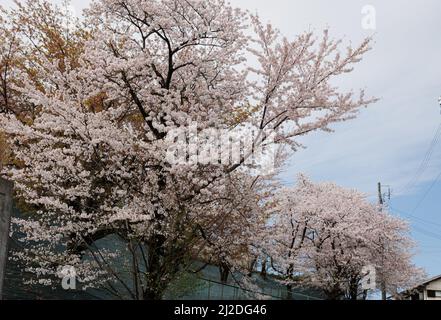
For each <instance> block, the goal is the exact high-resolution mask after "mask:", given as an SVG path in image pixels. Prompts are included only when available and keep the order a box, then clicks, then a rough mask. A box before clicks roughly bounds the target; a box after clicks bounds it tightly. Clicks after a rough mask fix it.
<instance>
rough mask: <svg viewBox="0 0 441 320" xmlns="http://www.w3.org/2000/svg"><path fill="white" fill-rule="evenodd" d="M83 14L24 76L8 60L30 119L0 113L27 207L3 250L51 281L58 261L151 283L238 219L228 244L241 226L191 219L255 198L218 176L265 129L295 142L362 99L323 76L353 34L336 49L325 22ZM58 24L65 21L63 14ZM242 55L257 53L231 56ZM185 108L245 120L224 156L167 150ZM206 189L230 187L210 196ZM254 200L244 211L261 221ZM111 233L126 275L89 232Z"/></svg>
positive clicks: (84, 273) (216, 240)
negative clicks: (317, 29)
mask: <svg viewBox="0 0 441 320" xmlns="http://www.w3.org/2000/svg"><path fill="white" fill-rule="evenodd" d="M36 10H40V9H38V8H37V9H36ZM22 12H23V13H25V14H29V15H30V14H31V13H29V12H27V11H22ZM26 12H27V13H26ZM33 12H34V13H35V11H33ZM85 25H87V26H88V28H87V32H86V33H85V34H86V36H85V39H86V41H84V43H82V44H81V46H80V50H78V51H76V50H74V51H75V52H78V57H77V56H75V59H73V60H71V59H63V60H62V62H63V63H62V64H60V61H61V60H60V59H57V58H56V57H53V56H50V57H48V56H47V55H46V54H45V51H44V50H43V51H40V50H36V51H35V56H36V57H37V58H38V61H39V67H38V78H39V79H40V80H39V81H35V79H34V78H33V76H32V75H33V74H34V73H28V72H20V73H19V75H18V76H19V79H20V81H19V82H17V83H15V84H14V85H13V88H14V92H18V93H19V94H20V96H21V101H26V102H28V103H30V104H31V105H32V106H35V108H37V110H38V112H36V113H35V115H34V117H33V118H32V121H21V120H20V119H19V117H17V116H15V115H14V114H9V115H2V116H1V117H0V125H1V130H2V131H3V132H4V134H5V136H6V138H7V139H8V142H9V145H10V148H11V151H12V154H13V157H14V159H16V161H15V163H10V164H8V165H6V166H5V167H4V168H3V170H2V176H4V177H7V178H8V179H10V180H12V181H13V182H15V187H16V193H17V197H19V198H21V199H23V200H24V201H25V202H26V203H27V204H28V205H29V206H30V210H29V211H31V212H32V214H31V217H30V218H27V219H15V221H14V231H15V232H16V234H24V236H23V237H21V238H20V239H19V240H20V241H21V242H24V243H26V244H28V246H27V248H26V250H24V251H22V252H19V253H17V254H16V255H15V259H20V260H23V261H24V262H26V263H27V265H28V268H27V270H28V271H31V272H34V273H35V274H36V276H37V280H36V281H38V282H41V283H43V284H46V285H54V280H53V276H54V275H57V274H59V269H60V268H61V267H63V266H73V267H74V268H75V270H76V274H77V278H78V281H79V282H80V283H82V284H83V286H84V287H85V288H87V287H100V286H106V288H107V289H108V290H109V291H110V292H111V293H112V294H114V295H115V296H118V297H121V296H122V295H121V291H124V294H126V295H128V297H130V298H133V299H160V298H161V297H162V296H163V294H164V291H165V290H166V289H167V286H168V284H169V283H170V282H171V281H172V280H173V279H174V277H175V276H176V274H178V273H179V272H180V271H181V270H182V269H185V268H187V267H188V265H189V264H190V261H189V260H192V259H194V258H197V257H194V256H191V257H189V256H190V254H189V253H190V252H195V250H193V248H195V244H198V245H200V243H205V246H206V247H207V248H208V247H211V248H219V247H222V244H224V243H225V242H226V241H227V242H228V243H231V238H230V239H228V240H227V239H226V238H227V235H231V234H236V235H240V236H238V238H237V239H235V242H234V246H239V247H240V246H242V245H244V244H246V243H247V242H246V240H244V239H243V237H244V236H246V235H247V232H248V231H246V230H245V231H244V232H241V233H237V232H236V231H238V230H237V229H238V228H236V226H232V227H233V229H236V230H235V232H230V231H228V232H227V231H226V229H224V228H223V224H222V223H212V224H210V223H207V222H208V221H211V219H213V220H214V221H222V220H223V219H224V218H225V216H226V215H229V214H230V212H232V211H234V216H237V215H239V214H241V213H242V212H244V211H246V212H248V213H249V212H251V211H253V210H254V208H255V207H258V201H254V200H251V199H250V198H249V197H250V194H251V193H252V192H250V194H248V195H246V192H244V196H239V195H234V197H233V198H234V199H233V200H231V199H230V198H229V197H230V196H231V192H232V191H231V186H232V184H231V183H230V182H229V181H234V180H236V181H237V180H238V179H239V180H240V179H243V178H242V177H244V175H245V176H246V175H248V176H249V175H251V172H253V174H252V175H254V176H258V177H259V179H263V180H265V179H266V176H265V175H264V174H259V173H257V174H256V172H259V168H258V167H256V166H255V165H254V164H251V163H250V162H249V161H248V160H249V159H250V158H251V157H252V151H253V150H256V149H257V148H259V147H261V146H264V145H267V144H270V143H272V144H274V145H278V146H283V145H290V146H292V147H293V148H294V149H295V148H296V147H297V146H298V145H299V144H298V141H297V139H296V137H299V136H302V135H305V134H307V133H310V132H313V131H316V130H325V131H330V130H331V127H330V126H331V125H332V124H333V123H336V122H339V121H345V120H348V119H352V118H353V117H355V116H356V114H357V112H358V110H359V109H360V108H361V107H363V106H366V105H368V104H370V103H371V102H373V101H374V99H366V98H365V97H364V93H363V92H360V94H359V95H355V94H354V93H352V92H341V91H340V90H339V89H338V88H336V87H335V86H334V85H332V83H331V82H332V80H333V79H334V78H335V77H339V76H342V75H343V74H346V73H349V72H351V71H352V68H353V65H354V64H355V63H357V62H359V61H360V60H361V58H362V56H363V55H364V54H365V53H366V52H367V51H368V50H369V42H370V40H369V39H367V40H365V41H363V42H362V43H361V45H360V46H358V47H356V48H351V47H348V48H346V50H341V46H342V44H341V41H339V40H332V39H331V38H330V37H329V35H328V32H327V31H325V32H324V33H323V36H322V37H317V36H315V35H313V34H312V33H305V34H302V35H300V36H298V37H296V38H295V39H294V40H288V39H287V38H284V37H282V36H281V35H280V34H279V32H278V31H277V30H276V29H274V28H273V27H272V26H271V25H269V24H268V25H264V24H262V22H261V21H260V19H259V18H258V17H257V16H252V15H249V14H248V13H247V12H244V11H242V10H239V9H236V8H232V7H231V6H230V5H228V4H227V3H226V2H225V1H223V0H209V1H198V0H136V1H135V0H99V1H95V2H94V3H93V4H92V5H91V6H90V8H89V9H88V10H87V11H86V13H85ZM250 26H251V29H252V30H254V33H251V34H252V35H250V32H249V30H250V28H249V27H250ZM68 28H73V29H72V32H73V33H74V34H76V33H75V32H74V31H75V30H76V29H75V28H76V26H75V25H74V26H71V25H69V26H68ZM69 34H71V33H69ZM31 39H32V36H31ZM63 43H65V42H63ZM67 43H69V42H67ZM250 55H253V56H255V57H257V61H258V64H257V65H255V66H250V65H248V64H247V62H248V61H249V59H248V57H249V56H250ZM60 66H61V67H60ZM190 123H197V130H196V134H198V133H201V132H204V131H207V130H217V132H229V131H232V130H234V129H237V128H245V127H253V128H255V132H257V134H256V135H253V136H252V139H250V140H248V141H249V143H248V145H245V146H244V148H243V149H242V152H241V153H240V156H239V158H238V160H237V161H235V162H233V161H231V163H228V161H227V163H225V162H223V161H218V162H213V161H211V162H208V163H207V162H206V161H204V160H206V159H204V156H203V154H202V152H201V151H200V150H198V152H196V154H195V155H189V156H187V157H184V159H185V160H189V161H187V162H185V163H182V162H180V163H174V162H173V161H170V160H169V157H168V156H167V155H168V153H169V151H170V149H174V148H176V147H179V148H184V149H186V148H187V149H189V148H190V147H189V146H188V145H187V144H186V143H185V141H186V140H189V139H190V135H191V134H190V133H186V135H184V142H182V140H181V141H180V142H176V141H175V140H174V139H170V138H169V137H170V135H171V134H172V133H173V132H176V130H178V131H179V130H181V131H182V130H183V129H184V128H186V127H188V126H189V124H190ZM184 131H185V130H184ZM270 137H273V138H270ZM177 144H178V146H177ZM214 146H217V144H214ZM196 149H197V148H196ZM194 156H196V157H197V161H191V160H194V159H192V157H194ZM17 163H18V164H17ZM275 165H279V164H275ZM231 179H232V180H231ZM245 180H250V179H249V178H246V179H245ZM245 195H246V196H245ZM219 199H228V201H231V203H230V204H227V205H225V204H223V207H224V209H225V210H219V211H217V210H216V203H218V202H219ZM232 204H234V207H233V206H232ZM228 207H229V208H228ZM257 212H259V211H257ZM231 214H233V213H231ZM256 215H258V214H257V213H256V212H254V213H253V214H252V215H251V216H250V217H253V218H252V219H251V221H253V220H254V221H262V218H256ZM245 220H248V218H247V219H245ZM229 223H231V224H234V223H235V221H234V219H233V218H231V219H230V220H229ZM112 236H116V237H118V239H119V240H120V241H121V242H122V243H123V244H124V245H125V250H126V251H127V252H128V253H129V255H128V257H129V258H128V260H127V261H126V264H127V266H128V271H127V274H128V277H127V276H122V275H121V274H120V273H119V272H118V271H117V270H115V268H114V263H112V261H114V260H115V259H117V258H118V257H119V256H120V253H119V252H118V251H117V250H116V249H115V250H112V248H102V247H100V245H99V243H100V241H102V240H105V239H108V238H109V237H112ZM242 241H243V242H242ZM207 250H208V251H210V250H216V249H207ZM207 250H201V252H206V251H207ZM217 257H221V259H222V262H225V261H228V263H229V264H234V265H237V266H240V265H243V262H244V261H240V260H241V258H237V257H235V258H234V259H232V258H229V259H226V258H223V255H219V254H218V255H217ZM190 258H191V259H190ZM232 260H234V261H232ZM238 260H239V261H238ZM238 268H239V267H238ZM115 283H117V284H118V285H119V287H116V286H115ZM119 288H121V289H119Z"/></svg>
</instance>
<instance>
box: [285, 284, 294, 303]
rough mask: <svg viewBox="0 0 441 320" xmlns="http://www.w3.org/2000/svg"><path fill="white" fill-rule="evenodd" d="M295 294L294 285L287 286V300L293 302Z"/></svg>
mask: <svg viewBox="0 0 441 320" xmlns="http://www.w3.org/2000/svg"><path fill="white" fill-rule="evenodd" d="M292 299H293V294H292V284H287V285H286V300H292Z"/></svg>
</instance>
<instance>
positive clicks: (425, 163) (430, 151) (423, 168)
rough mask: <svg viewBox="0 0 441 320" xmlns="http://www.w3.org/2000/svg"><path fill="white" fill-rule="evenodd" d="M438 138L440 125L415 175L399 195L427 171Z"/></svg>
mask: <svg viewBox="0 0 441 320" xmlns="http://www.w3.org/2000/svg"><path fill="white" fill-rule="evenodd" d="M440 138H441V124H440V125H439V126H438V129H437V130H436V132H435V135H434V136H433V139H432V141H431V142H430V145H429V148H428V150H427V151H426V153H425V155H424V158H423V161H422V162H421V164H420V166H419V167H418V169H417V171H416V173H415V175H414V176H413V177H412V179H410V180H409V182H408V183H407V184H406V185H405V186H404V187H403V189H401V190H400V193H403V192H404V191H407V190H409V189H411V188H412V187H414V186H415V185H416V184H417V183H418V182H419V180H420V178H421V176H422V174H424V172H425V171H426V170H427V166H428V165H429V162H430V159H431V158H432V155H433V153H434V151H435V147H436V146H437V144H438V142H439V141H440Z"/></svg>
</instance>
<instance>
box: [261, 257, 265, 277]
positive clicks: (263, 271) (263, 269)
mask: <svg viewBox="0 0 441 320" xmlns="http://www.w3.org/2000/svg"><path fill="white" fill-rule="evenodd" d="M260 276H261V277H262V278H263V279H266V259H265V260H263V262H262V269H261V270H260Z"/></svg>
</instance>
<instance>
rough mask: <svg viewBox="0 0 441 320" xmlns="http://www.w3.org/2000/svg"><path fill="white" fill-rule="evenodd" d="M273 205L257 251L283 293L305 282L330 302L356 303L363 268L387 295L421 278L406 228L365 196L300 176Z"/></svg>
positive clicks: (362, 277)
mask: <svg viewBox="0 0 441 320" xmlns="http://www.w3.org/2000/svg"><path fill="white" fill-rule="evenodd" d="M275 201H276V203H277V205H276V206H275V207H274V210H273V214H272V217H271V218H270V221H271V223H270V224H269V225H268V228H267V235H266V237H265V241H264V242H262V249H263V250H264V252H265V253H267V254H268V255H269V256H270V257H271V258H272V261H273V263H272V267H273V269H274V270H275V271H276V272H277V273H278V274H280V275H281V276H283V278H284V281H285V283H287V284H288V289H290V288H292V285H299V284H308V285H311V286H314V287H318V288H321V289H322V290H323V291H324V292H325V293H326V295H327V296H328V298H329V299H340V298H342V297H346V298H348V299H357V298H360V293H363V292H362V290H361V288H360V284H361V282H362V280H363V279H364V278H365V277H366V276H367V274H366V273H365V270H366V269H365V268H369V267H370V268H371V269H373V270H374V271H376V272H375V273H376V274H377V275H378V276H377V277H374V275H370V276H371V278H372V281H377V285H379V284H380V281H385V283H387V287H388V289H389V290H393V291H389V292H396V290H397V289H398V288H401V289H403V288H408V287H411V286H412V284H413V283H414V282H415V281H417V280H418V279H420V278H421V277H422V276H423V272H422V271H421V270H419V269H417V268H416V267H415V266H414V265H413V264H412V261H411V260H412V252H413V243H412V241H411V240H410V238H409V235H408V226H407V224H406V223H405V222H404V221H402V220H400V219H398V218H395V217H392V216H391V215H389V214H388V213H387V212H381V211H380V210H379V208H378V207H376V206H375V205H372V204H370V203H369V202H368V201H367V199H366V197H365V195H363V194H361V193H359V192H357V191H355V190H347V189H344V188H342V187H339V186H337V185H335V184H333V183H318V184H314V183H312V182H311V181H310V180H309V179H308V178H307V177H305V176H303V175H300V176H299V179H298V183H297V185H296V186H295V187H293V188H285V189H282V190H280V192H279V194H278V196H277V197H276V198H275ZM380 275H381V277H380Z"/></svg>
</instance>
